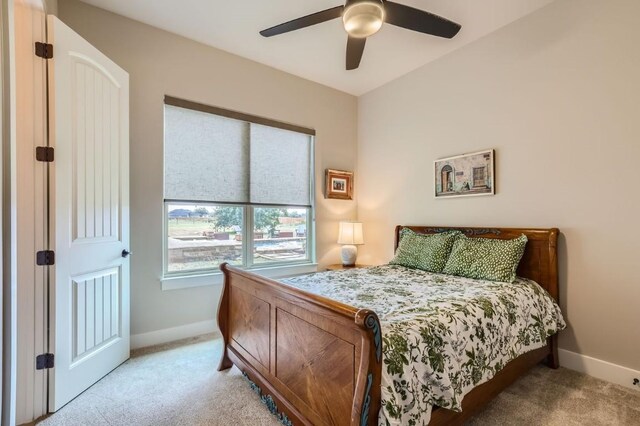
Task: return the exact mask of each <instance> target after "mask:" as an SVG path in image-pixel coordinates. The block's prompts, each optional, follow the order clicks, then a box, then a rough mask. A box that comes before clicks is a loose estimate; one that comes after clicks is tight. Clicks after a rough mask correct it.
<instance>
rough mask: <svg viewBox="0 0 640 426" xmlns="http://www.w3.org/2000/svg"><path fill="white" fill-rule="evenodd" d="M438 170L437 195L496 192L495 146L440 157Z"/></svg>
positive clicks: (460, 195) (448, 196) (473, 194)
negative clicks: (484, 149) (468, 152)
mask: <svg viewBox="0 0 640 426" xmlns="http://www.w3.org/2000/svg"><path fill="white" fill-rule="evenodd" d="M434 172H435V180H434V182H435V197H436V198H450V197H469V196H476V195H494V194H495V170H494V150H493V149H490V150H487V151H480V152H474V153H471V154H462V155H456V156H454V157H449V158H442V159H440V160H436V161H435V162H434Z"/></svg>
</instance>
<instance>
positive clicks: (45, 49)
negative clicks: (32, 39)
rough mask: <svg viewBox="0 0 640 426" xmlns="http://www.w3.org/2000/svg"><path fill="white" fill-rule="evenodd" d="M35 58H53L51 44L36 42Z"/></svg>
mask: <svg viewBox="0 0 640 426" xmlns="http://www.w3.org/2000/svg"><path fill="white" fill-rule="evenodd" d="M36 56H38V57H40V58H44V59H51V58H53V44H49V43H42V42H39V41H36Z"/></svg>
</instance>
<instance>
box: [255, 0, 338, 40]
mask: <svg viewBox="0 0 640 426" xmlns="http://www.w3.org/2000/svg"><path fill="white" fill-rule="evenodd" d="M342 9H344V6H336V7H332V8H331V9H327V10H323V11H322V12H316V13H312V14H311V15H307V16H303V17H302V18H298V19H293V20H291V21H289V22H285V23H283V24H280V25H276V26H275V27H271V28H267V29H266V30H262V31H260V35H262V36H263V37H271V36H274V35H278V34H284V33H288V32H289V31H295V30H299V29H301V28H305V27H310V26H311V25H316V24H321V23H323V22H326V21H330V20H332V19H336V18H339V17H340V16H341V15H342Z"/></svg>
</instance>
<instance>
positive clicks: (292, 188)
mask: <svg viewBox="0 0 640 426" xmlns="http://www.w3.org/2000/svg"><path fill="white" fill-rule="evenodd" d="M312 143H313V139H312V136H311V135H309V134H307V133H300V132H297V131H293V130H289V129H283V128H277V127H272V126H268V125H263V124H256V123H250V122H247V121H244V120H238V119H236V118H229V117H225V116H221V115H217V114H213V113H209V112H203V111H201V110H200V111H199V110H193V109H189V108H183V107H178V106H173V105H165V150H164V160H165V161H164V164H165V167H164V179H165V180H164V195H165V199H167V200H184V201H193V202H198V201H202V202H212V203H234V204H257V205H283V206H284V205H288V206H311V199H312V195H311V194H312V190H311V171H310V170H311V158H312Z"/></svg>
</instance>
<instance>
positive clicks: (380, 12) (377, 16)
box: [342, 0, 384, 38]
mask: <svg viewBox="0 0 640 426" xmlns="http://www.w3.org/2000/svg"><path fill="white" fill-rule="evenodd" d="M342 22H343V24H344V29H345V31H346V32H347V33H348V34H349V35H350V36H352V37H357V38H364V37H369V36H372V35H374V34H375V33H377V32H378V31H379V30H380V28H382V23H383V22H384V7H383V5H382V2H381V1H375V0H363V1H358V2H353V3H351V4H349V5H348V6H346V7H345V9H344V12H343V13H342Z"/></svg>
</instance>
